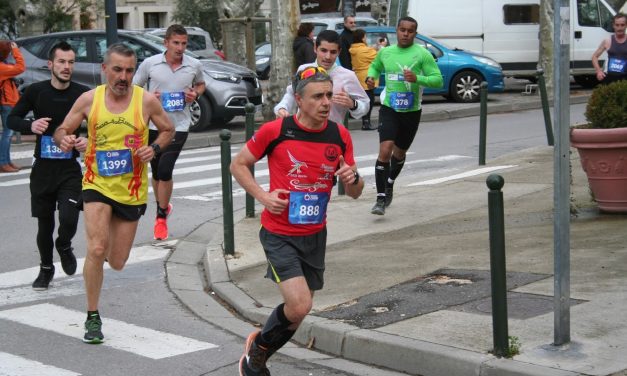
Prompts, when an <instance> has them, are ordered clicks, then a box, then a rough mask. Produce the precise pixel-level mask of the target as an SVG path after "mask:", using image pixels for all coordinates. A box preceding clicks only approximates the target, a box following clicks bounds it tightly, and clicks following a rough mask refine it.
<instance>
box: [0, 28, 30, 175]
mask: <svg viewBox="0 0 627 376" xmlns="http://www.w3.org/2000/svg"><path fill="white" fill-rule="evenodd" d="M11 54H13V59H15V64H9V63H8V62H7V61H6V60H7V58H8V57H9V55H11ZM25 70H26V65H25V64H24V58H23V57H22V53H21V52H20V49H19V48H18V47H17V44H15V42H10V41H7V40H2V41H0V118H1V119H2V138H0V172H17V171H19V169H20V168H19V167H18V166H17V165H15V164H13V162H11V136H13V131H12V130H10V129H9V126H8V125H7V123H8V121H7V118H8V117H9V113H10V112H11V109H12V108H13V106H15V104H16V103H17V100H18V99H19V98H20V94H19V92H18V91H17V84H16V83H15V80H13V78H14V77H15V76H18V75H20V74H22V73H23V72H24V71H25Z"/></svg>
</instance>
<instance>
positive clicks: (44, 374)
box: [0, 352, 81, 376]
mask: <svg viewBox="0 0 627 376" xmlns="http://www.w3.org/2000/svg"><path fill="white" fill-rule="evenodd" d="M34 375H37V376H80V375H81V374H80V373H76V372H72V371H68V370H66V369H62V368H57V367H53V366H48V365H45V364H43V363H40V362H38V361H35V360H30V359H26V358H22V357H21V356H17V355H12V354H8V353H5V352H0V376H34Z"/></svg>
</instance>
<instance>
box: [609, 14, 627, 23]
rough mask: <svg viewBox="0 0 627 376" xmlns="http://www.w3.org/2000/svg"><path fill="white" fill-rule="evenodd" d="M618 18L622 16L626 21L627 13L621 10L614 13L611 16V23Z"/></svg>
mask: <svg viewBox="0 0 627 376" xmlns="http://www.w3.org/2000/svg"><path fill="white" fill-rule="evenodd" d="M619 18H624V19H625V21H627V14H625V13H623V12H618V13H616V15H615V16H614V17H612V24H614V23H615V22H616V20H617V19H619Z"/></svg>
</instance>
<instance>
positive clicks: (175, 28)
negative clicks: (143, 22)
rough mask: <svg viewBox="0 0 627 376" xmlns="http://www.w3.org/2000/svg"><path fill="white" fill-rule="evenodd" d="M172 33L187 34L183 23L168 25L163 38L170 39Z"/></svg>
mask: <svg viewBox="0 0 627 376" xmlns="http://www.w3.org/2000/svg"><path fill="white" fill-rule="evenodd" d="M172 35H187V30H186V29H185V27H184V26H183V25H179V24H174V25H170V26H169V27H168V29H167V30H166V31H165V39H170V37H172Z"/></svg>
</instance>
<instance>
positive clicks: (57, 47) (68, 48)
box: [48, 40, 76, 61]
mask: <svg viewBox="0 0 627 376" xmlns="http://www.w3.org/2000/svg"><path fill="white" fill-rule="evenodd" d="M57 50H61V51H66V52H67V51H73V52H76V51H74V49H73V48H72V46H70V44H69V43H68V42H66V41H64V40H62V41H61V42H59V43H57V44H55V45H54V46H52V48H51V49H50V51H48V60H50V61H54V56H55V55H56V54H57Z"/></svg>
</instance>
